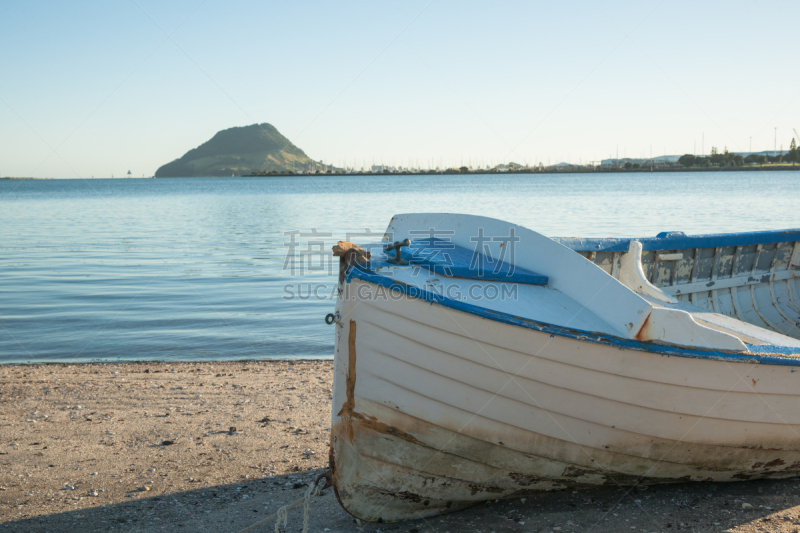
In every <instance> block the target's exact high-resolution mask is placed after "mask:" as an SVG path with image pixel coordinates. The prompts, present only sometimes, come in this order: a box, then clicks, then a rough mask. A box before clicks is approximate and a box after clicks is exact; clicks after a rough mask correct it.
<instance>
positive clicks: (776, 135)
mask: <svg viewBox="0 0 800 533" xmlns="http://www.w3.org/2000/svg"><path fill="white" fill-rule="evenodd" d="M772 151H773V152H777V151H778V126H775V145H774V146H773V147H772Z"/></svg>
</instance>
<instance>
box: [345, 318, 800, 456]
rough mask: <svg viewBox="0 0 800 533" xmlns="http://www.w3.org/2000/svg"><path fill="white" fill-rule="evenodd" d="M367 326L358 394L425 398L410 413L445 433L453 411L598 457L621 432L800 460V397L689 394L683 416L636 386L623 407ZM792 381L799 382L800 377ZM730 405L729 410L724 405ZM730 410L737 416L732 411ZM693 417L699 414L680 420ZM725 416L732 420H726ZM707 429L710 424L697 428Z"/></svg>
mask: <svg viewBox="0 0 800 533" xmlns="http://www.w3.org/2000/svg"><path fill="white" fill-rule="evenodd" d="M362 325H363V324H362V323H359V335H360V338H361V339H362V341H363V342H360V343H359V353H360V355H361V357H360V360H359V366H358V376H359V377H360V379H361V384H362V385H360V384H359V383H358V382H357V383H356V390H355V393H356V395H357V396H360V397H364V398H369V399H372V400H374V401H386V400H388V401H389V402H390V403H389V405H398V406H401V408H402V409H403V410H404V411H406V409H407V408H406V407H405V406H406V405H407V404H408V402H403V399H402V395H398V396H397V397H387V387H386V385H387V384H394V385H396V386H398V387H402V388H403V389H406V390H408V391H413V392H415V393H416V394H419V395H421V396H424V397H425V398H427V400H424V401H421V402H412V403H414V404H422V405H424V406H425V409H424V410H422V409H420V410H419V411H417V412H416V413H412V414H415V416H423V417H424V418H425V419H427V420H429V421H431V422H432V423H435V424H437V425H441V426H443V427H448V426H449V425H450V424H451V420H452V417H451V415H450V414H449V413H448V412H447V411H450V409H448V408H447V406H450V407H452V408H457V409H462V410H464V411H467V412H469V413H472V414H474V415H480V416H482V417H488V418H491V419H492V420H497V421H501V422H503V423H505V424H509V425H511V426H514V427H516V428H518V429H522V430H525V431H536V432H537V433H541V434H544V435H548V436H550V437H553V438H557V439H562V440H570V441H575V442H577V443H579V444H582V445H586V446H590V447H593V448H597V447H599V446H600V445H602V444H601V443H608V442H609V441H612V442H614V441H617V439H619V438H623V437H622V434H621V433H627V438H626V440H627V443H628V444H626V447H627V446H628V445H630V446H631V447H636V446H642V445H645V446H647V444H646V442H647V441H648V439H649V438H659V439H671V440H677V439H678V438H680V437H683V442H686V443H698V444H706V445H729V446H748V445H757V443H761V442H765V441H769V442H773V443H775V444H778V443H780V446H781V448H782V449H785V450H797V451H800V440H798V439H797V433H795V432H796V431H800V424H798V418H800V401H798V400H800V397H798V396H797V395H794V396H788V395H787V396H771V397H770V398H769V399H765V400H764V401H754V400H757V398H755V397H754V396H755V395H754V394H753V393H749V394H743V395H742V396H741V397H737V398H732V397H731V398H729V397H728V395H727V394H726V393H721V392H719V391H715V392H713V393H710V392H708V391H702V390H688V389H687V390H686V391H685V392H686V394H687V395H690V394H692V395H693V398H694V402H688V401H687V402H683V401H681V402H680V406H681V407H680V408H675V409H671V407H672V406H673V405H675V403H676V402H678V400H677V399H676V398H675V394H676V392H675V391H667V392H666V394H663V393H655V392H654V391H653V389H652V388H648V387H646V385H647V384H639V386H638V387H637V389H638V390H642V389H645V390H644V392H639V393H636V392H631V393H629V395H628V397H629V398H630V400H631V402H630V403H628V402H620V401H615V400H610V399H608V398H606V397H603V396H595V395H592V394H589V393H587V391H586V390H585V388H584V387H582V386H576V385H577V384H578V383H581V384H583V383H584V380H580V381H579V380H577V379H575V378H573V380H572V381H571V382H569V384H568V385H567V387H566V388H564V387H558V386H555V385H553V384H551V383H550V382H549V381H545V380H544V379H542V377H541V376H539V378H538V380H531V379H525V378H522V377H520V376H519V373H517V374H516V375H515V374H513V373H509V372H508V371H506V370H504V368H505V366H506V363H507V362H508V361H507V357H506V354H505V353H501V352H498V351H494V352H493V353H492V354H491V355H492V357H491V358H489V357H487V356H486V355H485V354H481V353H474V355H473V357H476V358H480V357H481V356H483V359H484V360H485V361H486V363H487V364H484V365H479V366H476V365H475V364H470V363H469V362H468V361H467V360H465V359H464V358H463V357H456V356H455V355H453V354H451V353H445V352H441V351H434V350H431V349H430V348H429V347H427V346H423V345H421V344H420V343H418V342H413V341H411V340H410V339H407V338H405V337H399V336H397V335H393V334H392V333H391V332H389V331H387V330H378V329H373V328H364V329H362V327H361V326H362ZM362 332H363V334H362ZM481 348H483V346H482V345H480V344H478V345H477V346H475V347H474V348H473V350H475V351H476V352H480V349H481ZM546 349H547V348H546ZM381 350H382V351H381ZM460 353H461V352H459V355H460ZM671 366H673V365H669V366H668V367H667V368H668V369H669V368H670V367H671ZM573 370H574V369H573ZM675 370H677V368H675ZM367 375H372V376H373V378H374V377H378V376H379V377H380V378H381V379H382V381H383V383H381V384H377V383H370V381H372V380H369V379H367V378H366V376H367ZM592 377H593V379H594V380H595V383H594V387H593V390H595V391H604V390H605V389H611V388H617V385H616V383H617V380H616V379H615V376H614V375H613V374H605V375H596V374H595V375H593V376H592ZM737 379H739V378H737V377H736V374H735V373H733V372H731V373H729V374H728V380H729V381H730V382H731V383H734V382H735V381H736V380H737ZM792 381H794V382H800V377H799V378H797V379H793V380H792ZM649 385H651V386H652V384H649ZM751 386H752V385H751ZM763 388H765V389H766V388H768V387H763ZM602 393H603V395H604V396H605V395H606V394H608V393H607V392H602ZM677 394H680V392H678V393H677ZM723 396H724V397H725V401H724V402H719V400H721V399H722V398H723ZM644 397H647V399H645V398H644ZM670 398H671V400H670ZM665 400H666V403H664V401H665ZM643 402H647V403H650V406H645V405H643V404H642V403H643ZM732 404H733V405H734V406H736V407H737V409H731V406H732ZM692 406H694V407H692ZM667 407H670V409H668V408H667ZM689 409H692V410H694V411H696V412H697V414H688V413H684V412H682V411H684V410H689ZM406 412H409V411H406ZM737 412H738V413H739V414H736V413H737ZM703 413H706V414H705V416H703ZM726 414H728V415H729V416H733V417H735V418H727V416H726ZM700 421H702V422H703V423H702V424H699V422H700ZM450 427H456V426H450ZM567 428H571V429H567ZM573 430H574V431H573ZM603 434H605V436H603ZM614 434H616V437H615V436H614ZM497 438H498V439H502V437H500V436H498V437H497ZM617 442H619V441H617Z"/></svg>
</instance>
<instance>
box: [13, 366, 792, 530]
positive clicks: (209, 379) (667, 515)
mask: <svg viewBox="0 0 800 533" xmlns="http://www.w3.org/2000/svg"><path fill="white" fill-rule="evenodd" d="M331 379H332V363H331V362H329V361H298V362H287V361H278V362H258V363H254V362H247V363H244V362H237V363H126V364H112V363H102V364H79V365H74V364H73V365H5V366H0V532H2V531H15V532H16V531H19V532H28V531H36V532H62V531H65V532H67V531H69V532H71V531H75V532H84V531H141V532H160V531H170V532H192V531H213V532H214V533H219V532H222V531H231V532H236V531H239V530H241V529H243V528H244V527H246V526H248V525H250V524H252V523H254V522H257V521H258V520H260V519H263V518H265V517H267V516H268V515H270V514H272V513H274V512H275V511H277V509H278V508H279V507H280V506H281V505H283V504H286V503H289V502H293V501H295V500H297V499H298V498H301V497H302V495H303V492H304V491H305V489H306V486H307V484H308V483H311V482H313V480H314V479H315V478H316V477H317V476H318V475H319V474H320V473H322V472H323V471H324V470H325V469H326V468H327V464H328V439H329V434H330V411H331ZM643 489H644V490H640V489H636V488H634V489H629V488H603V489H597V490H593V491H588V492H572V491H568V492H558V493H551V494H545V495H540V496H536V497H528V498H525V499H517V500H507V501H500V502H496V503H495V502H492V503H489V504H483V505H480V506H478V507H476V508H473V509H470V510H467V511H462V512H459V513H454V514H451V515H446V516H442V517H435V518H429V519H425V520H416V521H413V522H406V523H402V524H366V523H363V524H359V523H357V522H355V521H354V519H353V518H352V517H351V516H349V515H348V514H347V513H346V512H344V511H343V510H342V509H341V507H340V506H339V504H338V502H337V501H336V499H335V497H334V495H333V491H332V490H328V491H326V492H325V493H324V494H323V495H322V496H321V497H320V498H318V499H315V500H314V504H313V506H312V509H311V522H310V523H311V528H310V531H326V528H327V530H328V531H375V532H377V531H408V532H414V531H416V532H422V531H451V532H456V531H483V532H486V533H490V532H492V531H494V532H496V533H500V532H507V531H508V532H511V531H515V532H516V531H525V532H550V531H552V532H556V531H563V532H566V531H598V532H619V531H639V532H641V531H647V532H651V531H663V532H667V531H697V532H700V531H703V532H705V531H737V532H751V531H752V532H755V531H780V532H789V531H800V480H798V479H792V480H784V481H755V482H742V483H733V484H691V485H689V484H687V485H671V486H661V487H646V488H643ZM301 527H302V509H295V510H293V511H290V512H289V527H288V528H287V529H286V531H300V530H301ZM257 531H274V526H273V525H272V524H268V525H264V526H261V527H260V528H259V529H257Z"/></svg>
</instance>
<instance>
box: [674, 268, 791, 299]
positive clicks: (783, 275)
mask: <svg viewBox="0 0 800 533" xmlns="http://www.w3.org/2000/svg"><path fill="white" fill-rule="evenodd" d="M797 277H800V272H798V271H796V270H779V271H777V272H774V273H772V274H769V273H765V274H756V275H746V276H737V277H734V278H723V279H715V280H713V281H701V282H698V283H686V284H683V285H675V286H667V287H662V289H661V290H663V291H664V292H666V293H667V294H671V295H673V296H675V295H678V294H686V293H691V292H701V291H708V290H711V289H728V288H731V287H744V286H746V285H758V284H760V283H767V282H769V281H780V280H785V279H792V278H797Z"/></svg>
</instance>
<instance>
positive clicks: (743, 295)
mask: <svg viewBox="0 0 800 533" xmlns="http://www.w3.org/2000/svg"><path fill="white" fill-rule="evenodd" d="M730 291H731V296H732V297H733V299H734V301H735V305H736V311H737V316H738V317H739V320H744V321H745V322H749V323H750V324H755V325H756V326H758V327H760V328H767V329H768V330H770V331H773V328H772V327H770V325H769V324H767V323H766V322H764V320H762V319H761V317H760V316H759V314H758V311H756V309H755V306H754V302H753V297H752V295H751V294H750V287H731V289H730Z"/></svg>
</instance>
